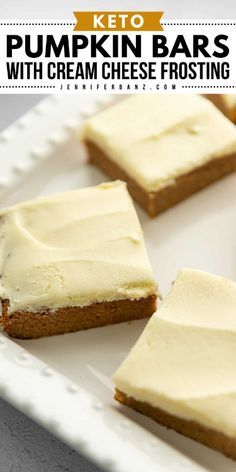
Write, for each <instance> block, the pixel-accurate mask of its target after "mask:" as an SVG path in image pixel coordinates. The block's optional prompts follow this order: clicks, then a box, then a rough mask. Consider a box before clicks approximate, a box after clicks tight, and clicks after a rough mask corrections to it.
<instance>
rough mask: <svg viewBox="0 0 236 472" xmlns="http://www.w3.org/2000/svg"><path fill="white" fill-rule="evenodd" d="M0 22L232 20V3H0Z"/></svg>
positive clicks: (101, 0) (153, 0) (4, 0)
mask: <svg viewBox="0 0 236 472" xmlns="http://www.w3.org/2000/svg"><path fill="white" fill-rule="evenodd" d="M0 5H1V18H18V19H19V18H54V19H57V18H70V17H72V12H73V11H74V10H76V11H79V10H81V11H82V10H84V11H87V10H117V9H120V10H121V9H123V10H131V11H132V10H136V11H138V10H139V9H140V10H146V11H148V10H154V11H155V10H158V11H160V10H163V11H164V12H165V18H166V19H170V18H171V19H172V18H186V19H187V18H189V19H192V18H209V19H213V18H218V19H219V18H231V19H233V18H235V16H236V11H235V10H236V7H235V0H225V1H222V0H208V1H205V0H198V1H194V0H158V1H157V0H148V1H144V0H126V1H125V2H117V1H116V0H77V1H74V0H50V1H48V0H40V1H38V0H1V1H0Z"/></svg>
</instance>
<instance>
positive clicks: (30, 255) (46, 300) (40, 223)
mask: <svg viewBox="0 0 236 472" xmlns="http://www.w3.org/2000/svg"><path fill="white" fill-rule="evenodd" d="M0 275H1V278H0V297H1V298H2V299H8V300H9V301H10V312H11V313H12V312H15V311H18V310H29V311H32V312H34V311H39V310H40V309H41V308H42V309H43V308H45V307H46V308H48V309H50V310H56V309H57V308H59V307H66V306H86V305H89V304H91V303H95V302H102V301H114V300H120V299H138V298H142V297H146V296H148V295H150V294H153V293H155V292H156V283H155V280H154V277H153V274H152V270H151V267H150V264H149V260H148V257H147V253H146V249H145V245H144V240H143V234H142V230H141V227H140V224H139V221H138V218H137V215H136V212H135V209H134V206H133V203H132V200H131V198H130V196H129V194H128V192H127V190H126V185H125V184H124V183H123V182H120V181H116V182H112V183H106V184H102V185H98V186H96V187H90V188H84V189H79V190H75V191H71V192H66V193H61V194H58V195H54V196H49V197H45V198H38V199H35V200H32V201H30V202H26V203H21V204H19V205H16V206H13V207H10V208H6V209H4V210H2V211H1V212H0Z"/></svg>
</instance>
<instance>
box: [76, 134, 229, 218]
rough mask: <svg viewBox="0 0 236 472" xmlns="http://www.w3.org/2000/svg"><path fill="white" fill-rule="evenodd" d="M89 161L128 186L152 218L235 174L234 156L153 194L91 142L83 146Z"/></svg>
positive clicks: (190, 174)
mask: <svg viewBox="0 0 236 472" xmlns="http://www.w3.org/2000/svg"><path fill="white" fill-rule="evenodd" d="M85 144H86V146H87V149H88V153H89V159H90V161H91V162H92V163H93V164H95V165H96V166H97V167H99V168H100V169H101V170H102V171H103V172H104V173H105V174H107V175H108V176H109V177H111V178H112V179H120V180H124V181H125V182H127V186H128V190H129V192H130V195H131V196H132V197H133V198H134V200H136V202H137V203H139V205H140V206H141V207H142V208H144V210H146V212H147V213H148V214H149V216H151V217H154V216H157V215H159V214H160V213H162V212H163V211H165V210H167V209H168V208H170V207H172V206H174V205H176V204H177V203H179V202H181V201H182V200H184V199H185V198H187V197H189V196H190V195H192V194H194V193H195V192H197V191H199V190H201V189H203V188H204V187H207V186H208V185H209V184H211V183H213V182H215V181H217V180H219V179H221V178H222V177H224V176H226V175H228V174H230V173H232V172H235V171H236V154H231V155H228V156H224V157H222V158H217V159H213V160H211V161H210V162H208V163H207V164H205V165H204V166H201V167H198V168H196V169H194V170H193V171H191V172H189V173H188V174H185V175H182V176H180V177H177V179H176V180H175V182H174V183H173V184H171V185H168V186H166V187H164V188H162V189H161V190H158V191H156V192H148V191H147V190H145V189H144V188H142V187H141V186H140V185H139V184H138V183H137V182H136V181H135V180H134V179H133V178H132V177H130V176H129V175H128V174H127V173H126V172H125V170H123V169H122V168H121V167H119V166H118V165H117V164H116V163H115V162H114V161H112V160H111V159H110V158H109V157H108V156H106V155H105V153H104V152H103V151H102V150H101V149H100V148H99V147H98V146H97V145H95V144H94V143H93V142H91V141H86V142H85Z"/></svg>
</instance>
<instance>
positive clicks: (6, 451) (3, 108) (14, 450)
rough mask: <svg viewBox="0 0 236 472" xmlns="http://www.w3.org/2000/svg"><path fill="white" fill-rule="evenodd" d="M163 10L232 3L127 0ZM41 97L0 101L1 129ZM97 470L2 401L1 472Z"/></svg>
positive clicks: (181, 12) (5, 6)
mask: <svg viewBox="0 0 236 472" xmlns="http://www.w3.org/2000/svg"><path fill="white" fill-rule="evenodd" d="M144 6H145V9H146V10H151V9H154V8H155V9H158V10H160V9H163V10H164V11H165V18H184V17H185V18H211V19H212V18H231V19H232V18H235V17H236V6H235V0H227V1H224V2H222V1H215V0H208V1H207V2H206V1H203V0H201V1H198V2H192V1H189V0H185V1H183V0H182V1H177V0H165V1H163V0H160V1H159V2H157V1H156V0H149V2H148V3H147V2H145V5H144V2H143V0H139V1H138V0H132V1H126V2H125V5H124V8H126V9H130V10H133V9H135V10H138V9H139V8H140V9H143V8H144ZM115 8H117V2H115V1H112V0H103V1H102V0H90V1H88V0H87V1H83V2H82V1H77V2H75V1H71V0H67V1H65V0H61V1H60V0H50V2H49V1H48V0H41V1H40V2H38V1H35V0H34V1H32V0H1V1H0V11H1V18H18V19H19V18H24V19H25V18H37V17H38V18H64V17H67V18H70V16H71V14H72V11H73V10H74V9H76V10H79V9H81V10H82V9H83V10H87V9H88V10H89V9H111V10H112V9H115ZM39 98H40V97H36V96H27V97H26V96H21V97H17V96H15V97H14V96H7V95H6V96H1V97H0V129H3V128H4V127H5V126H6V125H7V124H9V123H10V122H11V121H12V120H14V119H15V118H16V117H17V116H19V115H20V114H21V113H22V112H23V111H25V110H26V109H27V108H29V107H30V106H31V105H32V104H33V103H35V102H36V101H37V100H38V99H39ZM95 470H97V469H96V468H95V467H93V466H91V465H90V464H89V463H88V462H87V461H85V460H84V459H82V458H81V457H80V456H79V455H78V454H77V453H75V452H73V451H71V450H70V449H69V448H67V447H66V446H64V445H62V444H61V443H60V442H59V441H57V440H56V439H54V438H53V437H52V436H51V435H49V434H48V433H47V432H45V431H44V430H43V429H41V428H40V427H38V426H36V425H35V424H34V423H33V422H31V421H30V420H28V419H27V418H25V417H24V416H23V415H21V414H20V413H18V412H17V411H16V410H15V409H14V408H12V407H10V406H9V405H7V404H6V403H5V402H4V401H2V400H1V401H0V471H1V472H18V471H22V472H54V471H55V472H85V471H86V472H91V471H92V472H95Z"/></svg>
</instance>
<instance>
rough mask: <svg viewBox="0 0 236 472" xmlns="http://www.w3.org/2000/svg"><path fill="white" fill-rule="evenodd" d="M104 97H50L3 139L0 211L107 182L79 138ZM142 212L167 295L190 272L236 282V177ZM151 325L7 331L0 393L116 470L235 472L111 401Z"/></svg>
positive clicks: (0, 343) (0, 346)
mask: <svg viewBox="0 0 236 472" xmlns="http://www.w3.org/2000/svg"><path fill="white" fill-rule="evenodd" d="M105 100H106V97H96V98H95V97H86V96H83V97H81V96H78V95H77V96H60V97H57V96H52V97H50V98H48V99H46V100H44V101H43V102H41V103H40V104H39V105H37V106H36V107H35V108H34V109H33V110H32V111H31V112H29V113H28V114H26V115H25V116H24V117H22V118H21V119H20V120H19V121H17V122H16V123H15V124H14V125H13V126H11V127H10V128H9V129H8V130H6V131H5V132H4V133H2V135H1V136H0V154H1V160H0V203H1V206H6V205H9V204H13V203H16V202H19V201H22V200H26V199H28V198H32V197H35V196H38V195H45V194H50V193H54V192H58V191H64V190H69V189H74V188H77V187H84V186H87V185H94V184H97V183H99V182H102V181H104V180H106V178H105V176H104V175H103V174H102V173H100V172H99V171H98V170H97V169H95V168H94V167H92V166H90V165H87V164H86V162H85V159H84V153H83V150H82V148H81V146H80V145H79V143H78V136H77V130H78V127H79V125H80V123H81V122H82V120H83V119H84V116H85V115H87V114H89V113H93V112H95V111H96V110H97V109H99V108H101V107H102V106H104V104H103V102H104V101H105ZM107 100H108V101H109V97H108V98H107ZM137 210H138V213H139V216H140V219H141V223H142V226H143V229H144V234H145V239H146V243H147V247H148V251H149V255H150V257H151V261H152V265H153V268H154V271H155V276H156V278H157V280H158V282H159V285H160V289H161V291H162V293H163V294H165V293H166V292H167V290H168V289H169V287H170V285H171V282H172V281H173V279H174V278H175V276H176V273H177V271H178V270H179V269H180V268H182V267H195V268H199V269H203V270H207V271H211V272H214V273H216V274H219V275H223V276H226V277H230V278H232V279H235V280H236V257H235V256H236V223H235V222H236V175H232V176H230V177H227V178H225V179H224V180H223V181H221V182H219V183H217V184H215V185H212V186H211V187H209V188H208V189H206V190H204V191H202V192H201V193H199V194H197V195H195V196H193V197H192V198H189V199H188V200H187V201H185V202H184V203H181V204H180V205H178V206H177V207H175V208H173V209H172V210H169V211H168V212H166V213H165V214H163V215H162V216H160V217H158V218H156V219H153V220H151V219H149V218H148V216H147V215H146V214H144V212H143V211H141V210H140V209H139V208H137ZM145 323H146V322H145V321H137V322H132V323H130V324H127V323H124V324H121V325H117V326H112V327H107V328H98V329H92V330H90V331H84V332H79V333H73V334H66V335H63V336H54V337H51V338H42V339H38V340H28V341H18V340H15V341H12V340H10V339H9V338H7V337H5V335H4V334H2V336H1V337H0V394H1V395H2V397H4V398H5V399H6V400H7V401H9V402H10V403H12V404H13V405H15V406H16V407H17V408H18V409H20V410H21V411H23V412H24V413H26V414H27V415H28V416H30V417H31V418H33V419H35V421H37V422H38V423H40V424H42V425H43V426H44V427H45V428H47V429H48V430H50V431H51V432H52V433H53V434H55V435H57V436H58V437H60V438H61V439H62V440H63V441H65V442H67V443H68V444H69V445H71V446H72V447H73V448H75V449H77V450H78V451H80V452H81V453H82V454H84V455H85V456H87V457H89V458H90V459H91V460H93V461H95V462H96V463H97V464H99V465H101V466H102V467H104V468H105V469H106V470H109V471H112V472H118V471H120V472H130V471H134V470H135V472H144V471H148V472H154V471H155V472H158V471H162V472H166V471H171V472H184V471H185V472H186V471H191V472H197V471H199V472H200V471H203V470H208V471H212V472H233V471H235V463H233V462H232V461H231V460H228V459H226V458H224V457H223V456H222V455H221V454H219V453H217V452H214V451H211V450H210V449H208V448H206V447H204V446H201V445H200V444H197V443H195V442H193V441H191V440H189V439H187V438H184V437H182V436H180V435H178V434H177V433H175V432H173V431H168V430H167V429H165V428H162V427H161V426H158V425H157V424H155V423H154V422H153V421H151V420H148V419H147V418H145V417H142V416H141V415H139V414H137V413H135V412H133V411H131V410H129V409H128V408H125V407H121V406H119V405H118V404H117V403H116V402H115V401H114V400H113V386H112V383H111V381H110V376H111V374H112V373H113V371H114V370H115V369H116V367H117V366H118V365H119V364H120V362H121V361H122V359H123V358H124V357H125V356H126V354H127V352H128V351H129V349H130V348H131V346H132V345H133V344H134V342H135V341H136V339H137V337H138V335H139V334H140V333H141V331H142V329H143V327H144V325H145ZM160 375H161V373H160Z"/></svg>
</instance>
